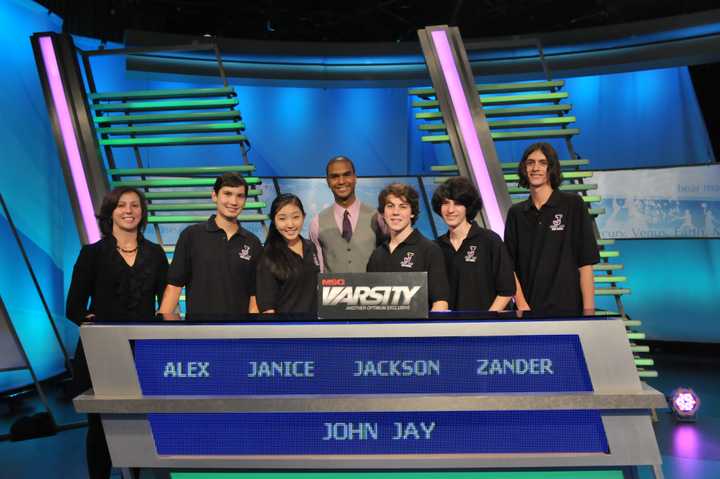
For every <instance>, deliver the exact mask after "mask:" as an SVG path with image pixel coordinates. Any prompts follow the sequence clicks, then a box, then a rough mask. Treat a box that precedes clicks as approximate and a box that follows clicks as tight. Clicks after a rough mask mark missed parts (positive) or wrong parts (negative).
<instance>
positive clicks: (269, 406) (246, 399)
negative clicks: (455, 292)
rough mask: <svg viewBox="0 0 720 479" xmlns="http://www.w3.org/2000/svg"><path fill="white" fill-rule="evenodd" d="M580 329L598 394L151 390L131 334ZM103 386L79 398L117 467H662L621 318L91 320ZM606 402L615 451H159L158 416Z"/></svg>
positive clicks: (86, 330) (87, 332)
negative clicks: (96, 417) (99, 424)
mask: <svg viewBox="0 0 720 479" xmlns="http://www.w3.org/2000/svg"><path fill="white" fill-rule="evenodd" d="M555 334H577V335H578V337H579V339H580V343H581V346H582V348H583V351H584V354H585V359H586V363H587V366H588V371H589V374H590V378H591V380H592V384H593V389H594V391H593V392H590V393H559V394H554V393H541V394H524V393H523V394H454V395H453V394H444V395H435V394H433V395H422V394H407V395H406V394H403V395H367V396H359V395H352V396H351V395H338V396H272V397H269V396H243V397H241V396H228V397H208V396H198V397H195V396H193V397H187V396H166V397H143V396H142V393H141V391H140V386H139V383H138V378H137V372H136V370H135V364H134V361H133V357H132V351H131V348H130V341H132V340H136V339H171V338H172V339H228V338H237V339H243V338H298V339H301V338H353V337H365V338H368V337H443V336H512V335H523V336H525V335H555ZM81 337H82V341H83V346H84V347H85V352H86V356H87V359H88V365H89V369H90V375H91V378H92V381H93V385H94V386H95V390H94V392H88V393H86V394H83V395H81V396H79V397H78V398H76V400H75V404H76V407H77V409H78V410H79V411H82V412H99V413H101V414H102V415H103V425H104V427H105V431H106V435H107V439H108V445H109V448H110V452H111V456H112V458H113V463H114V464H115V465H116V466H120V467H153V468H251V469H308V468H319V469H358V468H359V469H377V468H386V469H387V468H389V469H426V468H541V467H565V468H569V467H625V466H635V465H652V466H654V468H655V470H656V475H657V476H656V477H659V475H660V472H659V471H660V468H659V465H660V462H661V460H660V454H659V450H658V448H657V443H656V441H655V437H654V433H653V430H652V427H651V423H650V412H649V410H650V409H652V408H660V407H664V406H665V400H664V397H663V396H662V394H661V393H659V392H658V391H655V390H654V389H652V388H650V387H649V386H646V385H644V384H642V383H641V382H640V381H639V379H638V377H637V374H636V373H635V366H634V362H633V356H632V353H631V352H630V348H629V344H628V341H627V337H626V335H625V328H624V325H623V323H622V321H620V320H589V321H582V320H577V321H532V320H525V321H502V320H500V321H497V322H488V321H483V322H480V321H479V322H470V323H468V322H447V323H434V322H433V323H423V322H412V323H393V324H352V323H350V324H332V323H325V324H323V323H314V324H212V325H200V324H183V323H177V324H146V325H102V324H88V325H84V326H83V327H82V328H81ZM548 409H566V410H568V409H569V410H573V409H575V410H578V409H598V410H601V415H602V421H603V425H604V427H605V430H606V434H607V440H608V444H609V447H610V453H609V454H597V453H591V454H577V453H574V454H422V455H363V456H358V455H342V456H341V455H332V456H328V455H312V456H310V455H306V456H243V455H234V456H160V455H158V454H157V453H156V450H155V443H154V441H153V437H152V432H151V429H150V425H149V422H148V420H147V418H146V414H147V413H150V412H190V411H193V412H261V411H278V412H280V411H305V412H312V411H318V412H320V411H422V410H426V411H427V410H438V411H452V410H548Z"/></svg>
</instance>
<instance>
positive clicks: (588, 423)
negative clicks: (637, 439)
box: [148, 411, 608, 455]
mask: <svg viewBox="0 0 720 479" xmlns="http://www.w3.org/2000/svg"><path fill="white" fill-rule="evenodd" d="M148 417H149V420H150V426H151V428H152V435H153V437H154V438H155V445H156V448H157V452H158V454H161V455H303V454H353V455H355V454H358V455H360V454H492V453H561V452H562V453H568V452H572V453H581V452H599V453H606V452H608V444H607V438H606V436H605V430H604V428H603V424H602V419H601V416H600V414H599V413H598V412H597V411H455V412H408V413H395V412H393V413H389V412H376V413H357V412H348V413H218V414H196V413H188V414H174V413H173V414H149V415H148Z"/></svg>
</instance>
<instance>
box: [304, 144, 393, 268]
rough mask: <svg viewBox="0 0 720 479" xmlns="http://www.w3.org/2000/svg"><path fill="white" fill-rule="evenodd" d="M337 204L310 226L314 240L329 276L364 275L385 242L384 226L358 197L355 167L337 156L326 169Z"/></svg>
mask: <svg viewBox="0 0 720 479" xmlns="http://www.w3.org/2000/svg"><path fill="white" fill-rule="evenodd" d="M325 173H326V178H325V179H326V181H327V184H328V187H329V188H330V190H331V191H332V194H333V197H334V199H335V203H334V204H333V205H332V206H330V207H329V208H326V209H324V210H323V211H321V212H320V213H319V214H318V215H317V216H315V217H314V218H313V219H312V221H311V222H310V239H311V240H312V242H313V243H315V247H316V248H317V250H318V252H319V253H320V261H321V264H322V268H323V271H324V272H326V273H362V272H365V265H366V264H367V261H368V258H370V255H371V254H372V252H373V250H374V249H375V247H376V246H377V245H378V244H379V243H380V242H381V241H382V239H383V237H384V234H383V225H382V223H381V221H380V220H379V219H378V218H379V216H378V214H377V212H376V211H375V210H374V209H373V208H371V207H370V206H367V205H365V204H363V203H362V202H360V200H358V199H357V198H356V196H355V185H356V183H357V176H356V174H355V165H354V164H353V162H352V161H351V160H350V159H349V158H347V157H345V156H336V157H334V158H332V159H330V161H328V164H327V166H326V168H325Z"/></svg>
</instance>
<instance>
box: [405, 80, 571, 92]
mask: <svg viewBox="0 0 720 479" xmlns="http://www.w3.org/2000/svg"><path fill="white" fill-rule="evenodd" d="M564 85H565V81H564V80H553V81H542V82H522V83H491V84H485V85H475V88H476V89H477V91H478V93H512V92H521V91H539V90H552V89H554V88H562V87H563V86H564ZM408 94H409V95H414V96H430V95H435V89H433V88H413V89H411V90H409V91H408Z"/></svg>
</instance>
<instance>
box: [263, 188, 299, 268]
mask: <svg viewBox="0 0 720 479" xmlns="http://www.w3.org/2000/svg"><path fill="white" fill-rule="evenodd" d="M287 205H295V206H297V207H298V208H299V209H300V212H301V213H302V214H303V216H305V209H304V208H303V204H302V201H300V198H298V197H297V196H295V195H293V194H291V193H283V194H281V195H278V196H277V197H276V198H275V199H274V200H273V202H272V205H270V227H269V228H268V234H267V239H266V240H265V248H264V253H263V256H264V258H265V260H266V263H267V265H268V267H269V268H270V272H271V273H272V274H273V275H274V276H275V277H277V278H278V279H280V280H281V281H286V280H287V279H288V278H289V277H290V275H291V274H292V273H293V271H294V270H295V268H296V267H297V263H296V262H295V261H293V258H292V253H291V252H290V250H289V249H288V247H287V243H286V242H285V238H283V236H282V235H281V234H280V232H279V231H278V229H277V226H275V215H277V212H278V211H280V210H281V209H282V208H283V207H284V206H287Z"/></svg>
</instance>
